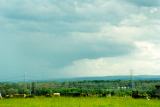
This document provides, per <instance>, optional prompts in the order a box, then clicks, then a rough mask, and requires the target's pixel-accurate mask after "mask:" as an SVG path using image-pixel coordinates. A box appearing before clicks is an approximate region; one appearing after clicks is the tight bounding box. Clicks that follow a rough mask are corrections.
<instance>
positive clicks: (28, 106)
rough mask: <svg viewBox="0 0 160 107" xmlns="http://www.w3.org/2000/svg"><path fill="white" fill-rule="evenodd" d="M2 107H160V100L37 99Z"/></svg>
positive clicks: (1, 104) (6, 103)
mask: <svg viewBox="0 0 160 107" xmlns="http://www.w3.org/2000/svg"><path fill="white" fill-rule="evenodd" d="M0 107H160V100H156V99H154V100H149V101H148V100H146V99H132V98H130V97H126V98H123V97H111V98H98V97H75V98H74V97H52V98H46V97H36V98H28V99H24V98H14V99H3V100H0Z"/></svg>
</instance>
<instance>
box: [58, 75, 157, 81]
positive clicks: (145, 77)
mask: <svg viewBox="0 0 160 107" xmlns="http://www.w3.org/2000/svg"><path fill="white" fill-rule="evenodd" d="M132 78H133V80H160V75H136V76H133V77H132ZM130 79H131V76H102V77H77V78H65V79H56V81H83V80H130Z"/></svg>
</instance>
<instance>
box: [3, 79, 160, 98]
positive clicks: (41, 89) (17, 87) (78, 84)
mask: <svg viewBox="0 0 160 107" xmlns="http://www.w3.org/2000/svg"><path fill="white" fill-rule="evenodd" d="M133 83H134V84H133ZM133 83H131V81H129V80H113V81H106V80H104V81H103V80H93V81H70V82H69V81H68V82H67V81H66V82H25V83H24V82H17V83H8V82H6V83H5V82H3V83H0V93H1V94H2V96H6V95H11V94H27V95H36V96H41V95H50V94H53V93H61V95H64V96H109V95H111V96H113V95H115V96H131V95H132V91H133V90H138V92H139V94H142V95H146V94H147V95H149V96H152V94H153V90H155V85H157V84H160V81H159V80H154V81H153V80H146V81H145V80H137V81H134V82H133Z"/></svg>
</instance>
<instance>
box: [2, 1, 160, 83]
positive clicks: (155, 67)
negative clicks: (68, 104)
mask: <svg viewBox="0 0 160 107" xmlns="http://www.w3.org/2000/svg"><path fill="white" fill-rule="evenodd" d="M159 34H160V0H0V81H7V80H23V78H24V74H25V75H26V78H27V79H29V80H30V79H32V80H33V79H35V80H36V79H56V78H70V77H87V76H111V75H129V74H130V71H131V70H132V71H133V74H134V75H160V54H159V53H160V35H159Z"/></svg>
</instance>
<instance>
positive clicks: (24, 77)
mask: <svg viewBox="0 0 160 107" xmlns="http://www.w3.org/2000/svg"><path fill="white" fill-rule="evenodd" d="M26 74H27V72H24V77H23V79H24V90H23V94H25V89H26V88H27V87H26Z"/></svg>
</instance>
